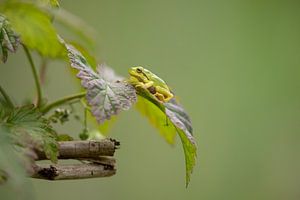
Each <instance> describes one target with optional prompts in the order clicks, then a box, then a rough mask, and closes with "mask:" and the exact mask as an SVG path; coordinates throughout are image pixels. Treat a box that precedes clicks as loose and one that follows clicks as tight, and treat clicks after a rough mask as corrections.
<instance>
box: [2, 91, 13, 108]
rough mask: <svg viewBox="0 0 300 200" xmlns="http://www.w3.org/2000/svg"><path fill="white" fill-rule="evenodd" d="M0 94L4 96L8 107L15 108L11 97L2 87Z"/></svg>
mask: <svg viewBox="0 0 300 200" xmlns="http://www.w3.org/2000/svg"><path fill="white" fill-rule="evenodd" d="M0 93H1V94H2V96H3V97H4V99H5V101H6V103H7V104H8V106H9V107H10V108H13V107H14V104H13V103H12V101H11V100H10V98H9V96H8V95H7V93H6V92H5V90H4V89H3V88H2V87H1V85H0Z"/></svg>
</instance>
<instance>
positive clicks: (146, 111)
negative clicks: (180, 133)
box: [136, 96, 176, 144]
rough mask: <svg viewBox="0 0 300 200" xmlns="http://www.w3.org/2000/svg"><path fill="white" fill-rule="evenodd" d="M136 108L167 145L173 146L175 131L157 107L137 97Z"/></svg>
mask: <svg viewBox="0 0 300 200" xmlns="http://www.w3.org/2000/svg"><path fill="white" fill-rule="evenodd" d="M136 108H137V109H138V110H139V112H141V114H143V115H144V116H145V117H147V118H148V120H149V122H150V123H151V124H152V125H153V126H154V127H155V128H157V129H158V130H159V132H160V134H161V135H162V136H163V138H164V139H165V140H166V141H167V142H168V143H169V144H174V142H175V136H176V129H175V128H174V127H173V126H171V123H170V119H169V118H168V117H167V116H166V115H165V113H164V112H162V110H161V109H160V108H159V107H157V106H156V105H155V104H153V103H152V102H151V101H149V100H147V99H145V98H144V97H141V96H138V101H137V103H136Z"/></svg>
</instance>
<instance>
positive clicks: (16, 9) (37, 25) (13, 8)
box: [0, 2, 64, 57]
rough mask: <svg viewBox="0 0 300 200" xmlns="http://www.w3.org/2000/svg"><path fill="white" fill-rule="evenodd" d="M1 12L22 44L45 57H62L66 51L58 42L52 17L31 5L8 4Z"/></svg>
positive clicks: (4, 5) (0, 9)
mask: <svg viewBox="0 0 300 200" xmlns="http://www.w3.org/2000/svg"><path fill="white" fill-rule="evenodd" d="M0 11H2V12H3V14H4V15H5V16H6V17H7V19H8V20H9V21H10V23H11V26H12V28H13V29H14V30H15V31H16V32H17V33H18V34H19V35H20V38H21V42H22V43H24V44H25V45H26V46H27V47H29V48H31V49H34V50H37V51H38V52H39V53H40V54H41V55H43V56H49V57H61V56H63V54H64V49H63V46H62V45H61V43H60V42H59V41H58V38H57V34H56V30H55V29H54V27H53V25H52V23H51V20H50V16H49V15H48V14H46V13H45V12H43V11H42V10H41V9H39V8H38V7H36V6H35V5H34V4H29V3H20V2H18V3H6V4H3V6H2V7H1V8H0Z"/></svg>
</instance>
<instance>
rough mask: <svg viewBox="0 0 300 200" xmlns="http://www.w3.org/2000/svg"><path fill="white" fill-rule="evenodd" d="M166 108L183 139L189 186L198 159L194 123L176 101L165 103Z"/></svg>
mask: <svg viewBox="0 0 300 200" xmlns="http://www.w3.org/2000/svg"><path fill="white" fill-rule="evenodd" d="M164 106H165V113H166V115H167V116H168V118H169V119H170V120H171V121H172V123H173V125H174V127H175V128H176V130H177V133H178V134H179V137H180V139H181V143H182V146H183V150H184V155H185V167H186V186H188V184H189V182H190V176H191V173H192V172H193V168H194V166H195V164H196V157H197V145H196V141H195V139H194V137H193V135H192V134H193V129H192V123H191V121H190V118H189V116H188V115H187V113H186V112H185V110H184V109H183V108H182V107H181V106H180V105H179V104H178V103H177V102H176V101H175V99H172V100H171V101H169V102H168V103H164Z"/></svg>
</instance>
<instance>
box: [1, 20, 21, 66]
mask: <svg viewBox="0 0 300 200" xmlns="http://www.w3.org/2000/svg"><path fill="white" fill-rule="evenodd" d="M19 43H20V40H19V37H18V35H17V34H16V33H15V32H14V31H13V30H12V29H11V26H10V24H9V22H8V21H7V19H6V18H5V17H4V16H2V15H0V59H1V61H2V62H3V63H5V62H6V60H7V56H8V51H10V52H12V53H15V52H16V51H17V48H18V46H19Z"/></svg>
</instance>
